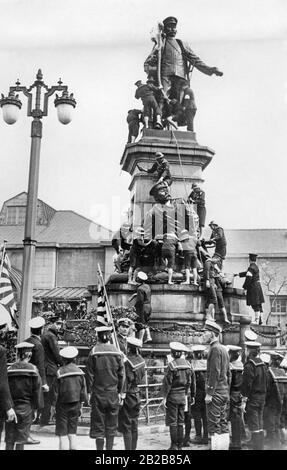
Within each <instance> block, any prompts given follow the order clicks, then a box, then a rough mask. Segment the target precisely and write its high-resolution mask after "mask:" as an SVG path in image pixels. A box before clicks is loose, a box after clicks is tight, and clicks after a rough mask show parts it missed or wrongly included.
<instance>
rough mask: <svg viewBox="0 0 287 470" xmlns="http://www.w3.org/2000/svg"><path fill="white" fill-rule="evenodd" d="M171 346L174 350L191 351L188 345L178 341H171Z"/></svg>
mask: <svg viewBox="0 0 287 470" xmlns="http://www.w3.org/2000/svg"><path fill="white" fill-rule="evenodd" d="M169 347H170V349H172V350H173V351H182V352H190V350H189V349H188V347H187V346H185V345H184V344H182V343H179V342H178V341H173V342H171V343H169Z"/></svg>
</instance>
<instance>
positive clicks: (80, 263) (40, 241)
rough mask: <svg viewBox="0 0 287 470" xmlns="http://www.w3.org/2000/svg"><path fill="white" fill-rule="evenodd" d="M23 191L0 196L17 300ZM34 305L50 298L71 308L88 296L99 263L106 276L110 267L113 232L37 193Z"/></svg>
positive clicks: (0, 222) (0, 223)
mask: <svg viewBox="0 0 287 470" xmlns="http://www.w3.org/2000/svg"><path fill="white" fill-rule="evenodd" d="M26 204H27V193H26V192H22V193H20V194H18V195H16V196H14V197H13V198H11V199H9V200H7V201H5V202H4V204H3V206H2V209H1V212H0V242H2V241H3V240H7V253H8V256H9V259H10V262H11V266H12V269H11V280H12V282H13V284H14V287H15V293H16V298H17V300H18V302H19V300H20V288H21V280H22V261H23V238H24V224H25V214H26ZM36 224H37V226H36V240H37V246H36V256H35V268H34V286H33V287H34V294H33V310H34V312H37V311H38V310H39V309H40V307H41V304H42V303H43V302H44V303H45V304H46V305H47V304H48V303H49V302H53V303H55V302H58V303H59V302H61V303H63V302H64V303H65V302H67V303H69V304H70V305H71V306H72V311H71V313H72V314H73V313H75V309H76V306H78V304H79V302H81V301H82V300H83V299H86V300H87V301H89V300H90V299H91V292H90V291H89V290H88V286H89V285H96V284H97V266H98V263H99V264H100V266H101V269H102V272H103V275H104V277H105V278H108V277H109V275H110V274H111V273H112V272H113V262H112V254H113V248H112V247H111V242H110V240H111V235H112V232H111V231H110V230H109V229H107V228H105V227H103V226H102V225H100V224H97V223H95V222H93V221H92V220H89V219H87V218H86V217H83V216H81V215H79V214H77V213H75V212H73V211H70V210H60V211H57V210H55V209H53V208H52V207H50V206H49V205H48V204H46V203H45V202H43V201H41V200H40V199H38V206H37V222H36Z"/></svg>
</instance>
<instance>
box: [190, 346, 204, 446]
mask: <svg viewBox="0 0 287 470" xmlns="http://www.w3.org/2000/svg"><path fill="white" fill-rule="evenodd" d="M205 351H206V346H204V345H203V344H194V345H193V346H192V352H193V360H192V362H191V364H192V367H193V370H194V373H195V381H196V394H195V402H194V405H192V407H191V414H192V417H193V419H194V428H195V437H194V439H191V441H190V442H191V444H197V445H207V444H208V429H207V416H206V404H205V387H206V367H207V364H206V359H204V352H205Z"/></svg>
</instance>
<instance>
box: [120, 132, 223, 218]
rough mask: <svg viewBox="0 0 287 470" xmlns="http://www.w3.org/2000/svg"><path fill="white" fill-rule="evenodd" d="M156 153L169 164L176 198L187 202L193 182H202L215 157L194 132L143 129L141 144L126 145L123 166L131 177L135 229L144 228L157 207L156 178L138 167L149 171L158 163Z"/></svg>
mask: <svg viewBox="0 0 287 470" xmlns="http://www.w3.org/2000/svg"><path fill="white" fill-rule="evenodd" d="M155 152H162V153H163V154H164V156H165V158H166V159H167V160H168V162H169V163H170V170H171V174H172V177H173V183H172V185H171V196H172V198H173V199H177V198H184V199H187V196H188V195H189V194H190V192H191V183H192V182H199V183H200V182H202V181H203V177H202V172H203V170H204V169H205V168H206V167H207V165H208V164H209V163H210V161H211V160H212V157H213V155H214V151H213V150H211V149H210V148H208V147H204V146H202V145H199V144H198V143H197V141H196V136H195V133H194V132H183V131H159V130H154V129H144V130H143V136H142V138H141V139H140V140H139V141H138V142H135V143H133V144H127V145H126V147H125V151H124V153H123V156H122V159H121V165H122V169H123V170H124V171H127V172H128V173H129V174H130V175H131V177H132V180H131V183H130V186H129V190H130V191H131V210H132V213H133V223H134V225H135V226H137V225H141V223H142V221H143V220H144V217H145V215H146V213H147V212H148V211H149V210H150V209H151V207H152V205H153V204H154V199H153V197H152V196H150V195H149V192H150V189H151V187H152V186H153V184H154V183H155V182H156V179H155V177H154V175H152V174H147V173H144V172H141V171H139V170H138V168H137V166H136V165H137V164H139V165H140V166H143V167H144V168H150V167H151V166H152V164H153V163H154V162H155V158H154V155H155Z"/></svg>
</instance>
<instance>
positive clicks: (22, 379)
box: [5, 361, 43, 449]
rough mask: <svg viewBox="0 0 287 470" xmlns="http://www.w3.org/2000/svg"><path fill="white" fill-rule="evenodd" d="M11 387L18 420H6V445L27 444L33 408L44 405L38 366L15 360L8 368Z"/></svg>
mask: <svg viewBox="0 0 287 470" xmlns="http://www.w3.org/2000/svg"><path fill="white" fill-rule="evenodd" d="M7 373H8V380H9V388H10V392H11V396H12V399H13V402H14V407H13V408H14V410H15V413H16V415H17V420H18V422H17V423H15V421H12V422H6V424H5V427H6V436H5V441H6V445H7V446H8V447H9V446H11V449H13V446H14V443H16V442H17V444H25V443H26V442H27V439H28V437H29V435H30V427H31V424H32V422H33V410H39V409H41V408H42V407H43V395H42V383H41V378H40V375H39V372H38V369H37V367H35V366H34V365H33V364H29V363H27V362H23V361H21V362H15V363H14V364H12V365H11V366H10V367H8V370H7Z"/></svg>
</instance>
